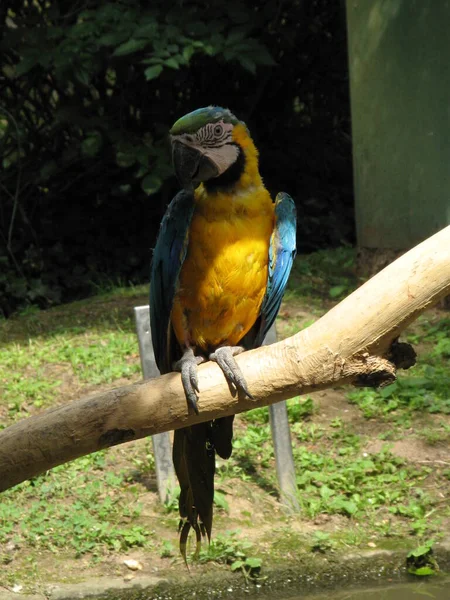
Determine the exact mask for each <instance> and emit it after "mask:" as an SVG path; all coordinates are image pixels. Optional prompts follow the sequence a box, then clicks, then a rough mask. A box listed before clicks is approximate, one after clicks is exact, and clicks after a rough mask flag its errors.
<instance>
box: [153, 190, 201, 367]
mask: <svg viewBox="0 0 450 600" xmlns="http://www.w3.org/2000/svg"><path fill="white" fill-rule="evenodd" d="M193 212H194V194H193V192H187V191H184V190H183V191H181V192H178V194H177V195H176V196H175V198H174V199H173V200H172V202H171V203H170V204H169V206H168V208H167V211H166V214H165V215H164V217H163V220H162V223H161V228H160V231H159V235H158V239H157V241H156V246H155V249H154V251H153V259H152V268H151V282H150V326H151V331H152V343H153V350H154V352H155V359H156V364H157V365H158V369H159V370H160V371H161V373H167V372H169V371H171V370H172V362H173V361H174V360H176V359H177V358H178V357H177V356H176V355H177V353H178V352H179V350H178V349H177V342H176V339H175V336H174V333H173V330H172V326H171V323H170V313H171V312H172V304H173V298H174V295H175V290H176V286H177V283H178V276H179V273H180V270H181V266H182V264H183V262H184V259H185V257H186V252H187V247H188V241H189V239H188V235H189V226H190V223H191V219H192V214H193Z"/></svg>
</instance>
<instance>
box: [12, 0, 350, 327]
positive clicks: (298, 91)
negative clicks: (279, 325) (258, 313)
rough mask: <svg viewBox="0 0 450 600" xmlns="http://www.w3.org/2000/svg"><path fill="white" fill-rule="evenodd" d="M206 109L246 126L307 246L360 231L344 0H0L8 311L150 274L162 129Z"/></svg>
mask: <svg viewBox="0 0 450 600" xmlns="http://www.w3.org/2000/svg"><path fill="white" fill-rule="evenodd" d="M208 104H220V105H222V106H228V107H229V108H231V109H232V110H233V112H235V113H236V114H237V115H238V116H239V117H240V118H242V119H244V120H245V121H246V122H247V123H248V125H249V127H250V130H251V132H252V134H253V137H254V138H255V141H256V143H257V145H258V147H259V150H260V155H261V171H262V173H263V176H264V178H265V181H266V184H267V185H268V187H269V189H270V190H271V191H272V192H274V193H276V192H277V191H279V190H285V191H287V192H289V193H290V194H291V195H292V196H294V197H295V199H296V202H297V205H298V210H299V247H300V249H301V250H310V249H314V248H318V247H323V246H329V245H334V244H339V243H342V241H351V240H352V239H353V229H354V227H353V206H352V189H351V185H352V184H351V149H350V136H349V101H348V84H347V58H346V44H345V20H344V14H343V8H342V5H341V4H340V3H339V2H336V1H334V0H293V1H292V0H287V1H285V2H283V0H256V2H253V1H252V2H250V1H245V2H242V1H241V2H240V1H237V0H234V1H225V0H216V1H214V0H210V1H209V2H208V1H205V0H183V1H182V0H178V1H176V2H165V1H163V0H153V1H152V2H151V3H147V2H143V1H139V0H127V1H125V0H123V1H120V0H116V1H102V0H99V1H95V2H94V1H90V0H81V1H73V0H70V1H68V0H63V1H59V2H54V1H53V0H50V1H44V0H25V1H24V0H20V1H14V0H11V1H9V2H5V3H4V2H2V3H1V5H0V155H1V156H0V158H1V161H2V164H1V171H0V315H1V314H2V313H3V314H4V315H6V316H8V315H9V314H11V312H13V311H14V310H16V309H17V308H20V307H22V306H24V305H27V304H30V303H32V304H38V305H40V306H46V305H49V304H54V303H59V302H61V301H65V300H69V299H73V298H75V297H80V296H83V295H87V294H89V293H91V292H92V291H94V289H93V288H95V286H97V287H98V286H104V285H105V282H108V281H113V282H117V281H120V282H122V283H123V282H125V283H126V282H138V281H145V280H146V279H147V278H148V272H149V261H150V256H151V251H150V249H151V247H152V246H153V244H154V240H155V236H156V233H157V230H158V227H159V222H160V219H161V216H162V214H163V212H164V210H165V207H166V206H167V204H168V202H169V201H170V199H171V198H172V196H173V195H174V193H175V191H176V189H177V183H176V181H175V178H174V177H173V175H172V169H171V165H170V152H169V146H168V139H167V131H168V129H169V127H170V125H171V124H172V123H173V121H174V120H175V119H176V118H178V117H179V116H181V115H183V114H185V113H186V112H188V111H190V110H193V109H195V108H198V107H200V106H205V105H208Z"/></svg>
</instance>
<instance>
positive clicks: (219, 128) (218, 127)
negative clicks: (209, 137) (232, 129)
mask: <svg viewBox="0 0 450 600" xmlns="http://www.w3.org/2000/svg"><path fill="white" fill-rule="evenodd" d="M222 133H223V128H222V125H216V126H215V127H214V135H217V136H218V135H222Z"/></svg>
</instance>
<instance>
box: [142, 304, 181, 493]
mask: <svg viewBox="0 0 450 600" xmlns="http://www.w3.org/2000/svg"><path fill="white" fill-rule="evenodd" d="M134 317H135V319H136V330H137V335H138V341H139V354H140V356H141V366H142V373H143V375H144V379H152V378H153V377H158V375H159V370H158V367H157V366H156V361H155V355H154V353H153V345H152V334H151V331H150V311H149V307H148V306H136V307H135V308H134ZM152 442H153V454H154V456H155V469H156V485H157V486H158V493H159V498H160V500H161V502H165V501H166V500H167V499H168V496H169V494H170V492H171V490H173V489H174V488H175V471H174V468H173V462H172V444H171V442H170V433H169V432H168V431H166V432H165V433H157V434H156V435H153V436H152Z"/></svg>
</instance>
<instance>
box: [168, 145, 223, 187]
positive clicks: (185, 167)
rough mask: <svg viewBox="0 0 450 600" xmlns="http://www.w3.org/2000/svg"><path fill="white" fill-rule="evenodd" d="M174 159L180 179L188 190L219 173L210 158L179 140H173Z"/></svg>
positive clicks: (176, 172)
mask: <svg viewBox="0 0 450 600" xmlns="http://www.w3.org/2000/svg"><path fill="white" fill-rule="evenodd" d="M172 160H173V166H174V169H175V174H176V176H177V178H178V181H179V182H180V184H181V186H182V187H183V188H184V189H186V190H192V189H195V188H196V187H197V186H198V185H199V184H200V183H201V182H202V181H207V180H208V179H211V178H213V177H217V175H218V174H219V172H218V169H217V167H216V165H215V164H214V163H213V162H212V161H211V160H210V159H209V158H207V157H206V156H205V155H204V154H202V153H201V152H200V151H199V150H197V149H196V148H191V147H190V146H186V145H185V144H183V143H182V142H180V141H178V140H175V141H173V142H172Z"/></svg>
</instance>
